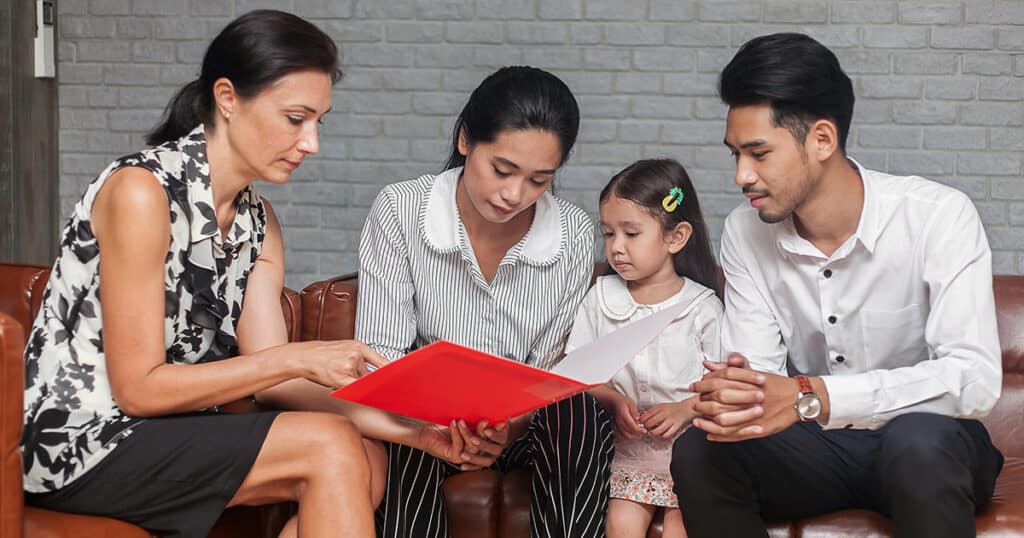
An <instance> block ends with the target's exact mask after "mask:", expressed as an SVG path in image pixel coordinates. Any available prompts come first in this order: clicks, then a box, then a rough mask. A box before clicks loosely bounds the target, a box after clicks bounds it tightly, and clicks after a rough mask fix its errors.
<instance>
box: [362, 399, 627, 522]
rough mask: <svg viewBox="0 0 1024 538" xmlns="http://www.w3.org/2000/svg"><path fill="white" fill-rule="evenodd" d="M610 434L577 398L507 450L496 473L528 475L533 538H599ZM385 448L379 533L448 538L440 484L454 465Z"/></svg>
mask: <svg viewBox="0 0 1024 538" xmlns="http://www.w3.org/2000/svg"><path fill="white" fill-rule="evenodd" d="M612 436H613V430H612V425H611V422H610V421H609V418H608V414H607V413H606V412H605V410H604V408H602V407H601V405H600V404H598V403H597V400H595V399H594V398H593V397H592V396H590V395H589V394H586V393H583V394H577V395H576V396H573V397H572V398H568V399H566V400H562V401H560V402H558V403H555V404H551V405H549V406H547V407H545V408H543V409H540V410H538V411H537V414H536V415H534V417H533V421H532V422H530V427H529V430H528V432H527V434H526V436H525V437H523V438H522V439H520V440H518V441H515V442H513V443H510V444H509V446H508V447H506V448H505V451H504V452H503V453H502V454H501V456H500V457H499V458H498V461H497V462H496V463H495V465H494V468H496V469H498V470H501V471H508V470H511V469H517V468H529V469H530V470H531V474H532V481H531V487H532V494H533V495H532V498H531V500H530V536H531V537H532V538H599V537H603V536H604V535H605V528H604V522H605V513H606V512H607V511H608V487H609V485H608V481H609V479H610V478H611V463H612V454H613V453H614V451H615V447H614V445H613V443H612ZM387 448H388V484H387V491H386V492H385V494H384V501H383V502H382V503H381V505H380V507H379V508H378V509H377V514H376V516H377V517H376V519H377V536H379V537H381V538H446V537H448V536H450V535H451V533H450V531H449V529H448V517H447V512H446V509H445V502H444V495H443V493H442V492H441V483H442V482H443V481H444V479H445V478H448V477H449V476H452V475H454V474H456V473H458V472H460V471H459V468H458V467H455V466H453V465H451V464H449V463H448V462H446V461H444V460H440V459H437V458H435V457H433V456H431V455H429V454H427V453H426V452H423V451H421V450H416V449H413V448H409V447H407V446H403V445H398V444H393V443H388V444H387Z"/></svg>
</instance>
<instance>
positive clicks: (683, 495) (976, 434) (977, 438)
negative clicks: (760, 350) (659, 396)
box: [672, 413, 1003, 538]
mask: <svg viewBox="0 0 1024 538" xmlns="http://www.w3.org/2000/svg"><path fill="white" fill-rule="evenodd" d="M1002 466H1003V456H1002V454H1001V453H1000V452H999V451H998V450H997V449H996V448H995V447H994V446H993V445H992V441H991V439H990V438H989V435H988V431H987V430H986V429H985V426H983V425H982V424H981V423H980V422H978V421H976V420H957V419H953V418H949V417H946V416H941V415H935V414H930V413H910V414H906V415H902V416H899V417H897V418H895V419H893V420H892V421H890V422H889V423H888V424H886V425H885V426H884V427H882V428H881V429H879V430H823V429H822V428H821V427H820V426H818V425H817V424H816V423H797V424H794V425H793V426H791V427H790V428H788V429H786V430H784V431H782V432H779V433H778V434H776V435H773V436H770V437H766V438H763V439H754V440H750V441H742V442H738V443H716V442H711V441H708V440H707V437H706V434H705V432H703V431H701V430H698V429H696V428H690V429H689V430H687V431H686V432H685V433H684V434H683V435H682V436H680V437H679V439H677V440H676V443H675V445H674V447H673V450H672V478H673V479H674V481H675V492H676V496H677V497H678V498H679V505H680V508H681V509H682V511H683V521H684V522H685V524H686V532H687V533H688V535H689V536H690V538H702V537H712V536H714V537H720V536H743V537H747V536H763V537H767V536H768V533H767V531H766V530H765V524H764V520H765V519H767V520H785V519H793V518H800V517H809V516H814V515H818V514H824V513H828V512H833V511H836V510H841V509H845V508H861V509H868V510H874V511H876V512H880V513H881V514H883V515H886V516H888V517H891V518H892V520H893V525H894V528H895V532H896V536H898V537H903V538H919V537H924V536H927V537H929V538H941V537H945V536H949V537H957V538H962V537H965V536H975V534H976V532H975V527H974V511H975V508H976V507H977V506H980V505H982V504H984V503H986V502H988V501H989V499H991V498H992V491H993V489H994V488H995V482H996V476H998V475H999V471H1000V469H1002Z"/></svg>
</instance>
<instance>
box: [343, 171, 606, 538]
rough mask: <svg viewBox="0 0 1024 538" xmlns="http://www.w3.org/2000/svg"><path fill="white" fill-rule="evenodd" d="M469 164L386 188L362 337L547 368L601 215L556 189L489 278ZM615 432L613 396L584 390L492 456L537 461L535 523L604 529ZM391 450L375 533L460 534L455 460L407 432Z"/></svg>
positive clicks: (371, 247)
mask: <svg viewBox="0 0 1024 538" xmlns="http://www.w3.org/2000/svg"><path fill="white" fill-rule="evenodd" d="M461 172H462V170H461V168H455V169H452V170H448V171H446V172H444V173H442V174H440V175H436V176H434V175H424V176H422V177H420V178H418V179H415V180H410V181H404V182H401V183H396V184H393V185H389V186H387V187H385V188H384V190H383V191H382V192H381V193H380V194H379V195H378V196H377V199H376V200H375V201H374V204H373V206H372V208H371V210H370V214H369V216H368V218H367V221H366V224H365V226H364V228H363V235H362V238H361V241H360V245H359V271H360V274H359V296H358V306H357V316H356V338H358V339H360V340H362V341H363V342H366V343H367V344H368V345H370V346H371V347H373V348H375V349H376V350H377V351H379V352H381V353H382V354H383V355H385V356H386V357H388V358H390V359H397V358H399V357H401V356H403V355H404V354H406V353H408V352H409V351H410V350H411V349H415V348H418V347H422V346H424V345H426V344H429V343H431V342H434V341H437V340H439V339H445V340H449V341H452V342H455V343H458V344H462V345H465V346H470V347H474V348H477V349H480V350H482V351H486V352H488V353H491V354H494V355H498V356H502V357H506V358H509V359H513V360H516V361H520V362H524V363H527V364H530V365H533V366H537V367H539V368H545V369H549V368H551V367H553V366H554V365H555V364H556V363H557V361H558V360H559V359H560V357H561V355H562V349H563V346H564V341H565V338H566V336H567V334H568V332H569V329H570V326H571V324H572V320H573V319H574V317H575V314H576V310H577V308H578V307H579V304H580V301H582V299H583V296H584V294H585V293H586V290H587V288H588V287H589V282H590V275H591V272H592V270H593V262H594V258H593V257H594V231H593V224H592V223H591V222H590V219H589V218H588V217H587V215H586V213H584V212H583V211H582V210H581V209H579V208H577V207H575V206H573V205H571V204H569V203H568V202H565V201H563V200H560V199H558V198H556V197H554V196H552V195H551V194H550V193H546V194H545V195H544V196H542V197H541V198H540V199H539V200H538V201H537V203H536V209H535V213H534V220H533V224H532V226H531V228H530V231H529V232H528V233H527V234H526V236H525V237H524V238H523V239H522V240H520V241H519V242H518V243H517V244H516V245H515V246H513V247H512V248H511V249H510V250H509V251H508V253H507V254H506V255H505V257H504V258H503V259H502V261H501V262H500V264H499V266H498V270H497V273H496V274H495V276H494V278H493V279H492V281H491V282H490V283H488V282H487V281H486V279H485V278H484V277H483V274H482V273H481V271H480V268H479V265H478V264H477V262H476V256H475V254H474V253H473V248H472V245H471V244H470V242H469V239H468V237H467V235H466V230H465V228H464V227H463V226H462V223H461V221H460V219H459V216H458V209H457V207H456V205H455V187H456V185H457V183H458V178H459V176H460V174H461ZM440 374H441V373H440V372H439V375H440ZM612 437H613V430H612V426H611V423H610V421H609V419H608V416H607V414H606V412H605V411H604V409H602V408H601V406H600V405H599V404H597V402H596V400H594V399H593V398H592V397H590V396H589V395H585V394H580V395H577V396H575V397H573V398H570V399H568V400H564V401H562V402H559V403H557V404H552V405H551V406H548V407H547V408H545V409H542V410H540V411H538V412H537V414H536V415H534V418H533V420H532V422H531V423H530V428H529V431H528V433H527V435H526V436H524V437H523V438H522V439H519V440H517V441H514V442H512V443H510V445H509V447H508V448H506V450H505V452H504V453H503V454H502V456H501V457H500V458H499V460H498V462H497V463H496V464H495V467H496V468H498V469H502V470H508V469H512V468H528V469H531V472H532V488H533V500H532V503H531V517H530V525H531V531H530V534H531V536H533V537H535V538H541V537H544V538H547V537H550V538H555V537H558V538H563V537H566V538H567V537H578V538H598V537H603V536H604V534H605V529H604V515H605V512H606V509H607V504H608V480H609V476H610V473H611V471H610V469H611V459H612V454H613V451H614V447H613V443H612ZM388 455H389V467H388V486H387V492H386V494H385V497H384V501H383V503H382V504H381V507H380V508H379V509H378V511H377V533H378V536H381V537H386V538H446V537H447V536H449V535H450V532H449V529H448V518H447V514H446V512H445V505H444V496H443V494H442V492H441V483H442V482H443V481H444V479H445V478H447V477H449V476H451V475H453V474H455V473H457V472H459V470H458V468H457V467H455V466H453V465H451V464H449V463H447V462H445V461H442V460H439V459H436V458H434V457H432V456H430V455H428V454H426V453H424V452H422V451H419V450H416V449H413V448H409V447H406V446H402V445H397V444H388Z"/></svg>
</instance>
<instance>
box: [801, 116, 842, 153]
mask: <svg viewBox="0 0 1024 538" xmlns="http://www.w3.org/2000/svg"><path fill="white" fill-rule="evenodd" d="M805 149H806V150H807V155H808V157H811V158H812V159H814V160H816V161H818V162H825V161H827V160H828V159H829V158H830V157H832V155H833V154H834V153H836V152H837V151H839V129H838V127H836V124H835V122H834V121H832V120H827V119H820V120H817V121H815V122H814V123H812V124H811V125H810V129H809V130H808V131H807V143H806V144H805Z"/></svg>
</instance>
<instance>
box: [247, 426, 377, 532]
mask: <svg viewBox="0 0 1024 538" xmlns="http://www.w3.org/2000/svg"><path fill="white" fill-rule="evenodd" d="M282 500H296V501H298V503H299V514H298V520H297V525H296V527H297V533H296V534H297V536H299V537H302V538H305V537H327V536H335V537H346V538H348V537H353V538H355V537H359V538H371V537H372V536H373V504H372V502H371V500H370V465H369V463H368V462H367V455H366V449H365V448H364V446H363V442H362V437H361V436H360V435H359V431H358V430H357V429H356V428H355V426H354V425H352V423H351V422H350V421H349V420H348V419H346V418H344V417H342V416H339V415H332V414H327V413H282V414H281V415H279V416H278V417H277V419H276V420H275V421H274V424H273V426H271V428H270V431H269V433H268V434H267V437H266V439H265V440H264V442H263V447H262V448H261V449H260V453H259V456H257V457H256V462H255V463H254V464H253V466H252V468H251V469H250V470H249V474H248V475H247V476H246V478H245V480H244V481H243V482H242V485H241V486H240V487H239V488H238V491H237V492H236V493H235V495H234V497H233V498H232V499H231V501H230V502H229V503H228V506H234V505H238V504H265V503H268V502H275V501H282Z"/></svg>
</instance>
